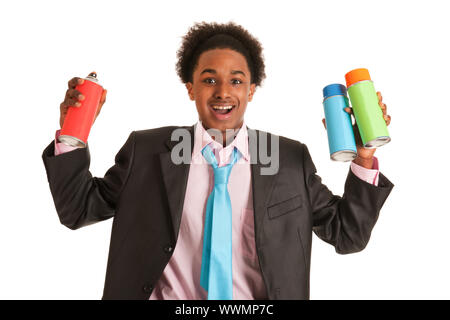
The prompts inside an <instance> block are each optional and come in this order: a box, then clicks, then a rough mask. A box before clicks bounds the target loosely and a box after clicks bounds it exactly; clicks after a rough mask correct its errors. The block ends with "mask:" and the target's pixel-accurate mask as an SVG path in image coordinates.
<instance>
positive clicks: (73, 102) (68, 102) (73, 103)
mask: <svg viewBox="0 0 450 320" xmlns="http://www.w3.org/2000/svg"><path fill="white" fill-rule="evenodd" d="M63 105H64V107H79V106H81V103H80V102H79V101H78V100H77V99H72V98H66V99H65V100H64V102H63Z"/></svg>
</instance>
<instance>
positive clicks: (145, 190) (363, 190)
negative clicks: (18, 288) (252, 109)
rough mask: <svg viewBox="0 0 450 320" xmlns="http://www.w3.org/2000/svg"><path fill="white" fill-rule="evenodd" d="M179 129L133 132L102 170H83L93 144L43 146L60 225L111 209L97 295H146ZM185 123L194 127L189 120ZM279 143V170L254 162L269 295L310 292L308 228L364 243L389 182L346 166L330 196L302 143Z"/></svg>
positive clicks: (164, 259)
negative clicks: (100, 174)
mask: <svg viewBox="0 0 450 320" xmlns="http://www.w3.org/2000/svg"><path fill="white" fill-rule="evenodd" d="M176 128H179V127H163V128H157V129H150V130H143V131H135V132H132V133H131V134H130V136H129V138H128V140H127V141H126V143H125V145H124V146H123V147H122V148H121V150H120V151H119V152H118V154H117V155H116V158H115V165H114V166H112V167H111V168H110V169H109V170H108V171H107V172H106V174H105V176H104V178H96V177H92V175H91V173H90V172H89V164H90V156H89V148H83V149H78V150H74V151H72V152H68V153H65V154H62V155H59V156H54V145H53V142H52V143H50V144H49V145H48V147H47V148H46V149H45V150H44V152H43V156H42V157H43V160H44V164H45V168H46V171H47V178H48V181H49V184H50V190H51V192H52V195H53V200H54V203H55V207H56V210H57V212H58V215H59V219H60V221H61V223H62V224H63V225H65V226H67V227H68V228H70V229H77V228H80V227H83V226H86V225H89V224H92V223H95V222H98V221H102V220H105V219H108V218H112V217H114V221H113V225H112V234H111V243H110V251H109V256H108V264H107V271H106V279H105V287H104V292H103V299H148V298H149V296H150V294H151V292H152V290H153V287H154V285H155V283H156V282H157V281H158V279H159V278H160V276H161V275H162V272H163V270H164V268H165V267H166V265H167V263H168V262H169V259H170V257H171V255H172V253H173V250H174V248H175V246H176V244H177V238H178V232H179V227H180V220H181V214H182V209H183V202H184V197H185V191H186V186H187V179H188V173H189V164H180V165H176V164H174V163H173V162H172V161H171V157H170V154H171V149H172V148H173V147H174V145H176V144H177V143H178V142H176V141H171V139H170V137H171V133H172V131H173V130H174V129H176ZM185 128H186V129H188V130H189V131H190V133H191V136H193V126H192V127H185ZM257 132H258V133H259V131H254V130H251V129H249V135H250V134H254V133H257ZM256 136H257V137H258V135H256ZM249 142H250V145H249V149H250V152H252V151H255V150H256V145H257V143H256V145H255V144H252V143H251V141H249ZM267 143H268V144H269V143H270V139H267ZM192 144H193V139H191V145H192ZM268 147H269V149H270V145H268ZM279 150H280V157H279V159H280V160H279V161H280V163H279V171H278V173H277V174H276V175H261V171H260V169H261V168H262V167H263V165H262V164H261V163H260V161H259V160H258V163H256V164H251V176H252V189H253V208H254V217H255V243H256V250H257V255H258V258H259V263H260V267H261V273H262V277H263V279H264V283H265V286H266V290H267V296H268V297H269V299H309V278H310V260H311V240H312V231H314V232H315V233H316V235H317V236H319V237H320V238H321V239H323V240H324V241H326V242H328V243H330V244H332V245H333V246H334V247H335V248H336V251H337V252H338V253H342V254H344V253H352V252H357V251H360V250H362V249H363V248H364V247H365V246H366V245H367V242H368V241H369V238H370V234H371V231H372V228H373V227H374V225H375V222H376V221H377V218H378V214H379V212H380V209H381V207H382V206H383V203H384V202H385V200H386V198H387V197H388V195H389V193H390V192H391V190H392V188H393V184H392V183H391V182H390V181H389V180H388V179H387V178H386V177H385V176H384V175H383V174H381V173H380V177H379V185H378V186H377V187H376V186H374V185H371V184H369V183H367V182H365V181H362V180H360V179H359V178H358V177H356V176H355V175H354V174H353V172H352V171H351V170H350V169H349V172H348V176H347V180H346V182H345V191H344V194H343V196H342V197H340V196H336V195H333V194H332V193H331V192H330V190H328V188H327V187H326V186H325V185H324V184H322V183H321V178H320V177H319V176H318V175H316V168H315V167H314V164H313V161H312V160H311V157H310V154H309V152H308V149H307V147H306V145H304V144H302V143H300V142H298V141H294V140H291V139H287V138H284V137H280V140H279ZM256 154H257V152H256ZM256 154H255V153H254V152H253V154H252V153H251V157H253V156H256Z"/></svg>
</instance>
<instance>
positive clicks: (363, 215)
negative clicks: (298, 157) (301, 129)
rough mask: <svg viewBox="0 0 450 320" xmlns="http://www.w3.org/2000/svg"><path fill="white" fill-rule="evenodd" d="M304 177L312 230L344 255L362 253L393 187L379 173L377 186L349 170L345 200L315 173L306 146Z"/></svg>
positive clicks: (304, 150) (304, 149)
mask: <svg viewBox="0 0 450 320" xmlns="http://www.w3.org/2000/svg"><path fill="white" fill-rule="evenodd" d="M302 146H303V163H304V167H303V170H304V177H305V184H306V189H307V192H308V197H309V201H310V205H311V209H312V217H313V231H314V232H315V234H316V235H317V236H318V237H319V238H321V239H322V240H324V241H325V242H328V243H329V244H331V245H333V246H334V247H335V249H336V252H338V253H341V254H346V253H353V252H358V251H361V250H363V249H364V248H365V247H366V245H367V243H368V242H369V239H370V235H371V232H372V229H373V227H374V226H375V223H376V221H377V219H378V215H379V213H380V210H381V207H382V206H383V204H384V202H385V201H386V199H387V197H388V196H389V194H390V192H391V190H392V188H393V187H394V185H393V184H392V183H391V182H390V181H389V180H388V179H387V178H386V177H385V176H384V175H383V174H382V173H381V172H380V173H379V182H378V186H374V185H372V184H370V183H367V182H366V181H363V180H361V179H359V178H358V177H357V176H356V175H355V174H354V173H353V172H352V170H351V169H350V168H349V172H348V175H347V179H346V181H345V187H344V194H343V195H342V197H340V196H337V195H333V194H332V192H331V191H330V190H329V189H328V188H327V187H326V186H325V185H324V184H323V183H322V179H321V178H320V177H319V176H318V175H317V174H316V168H315V166H314V163H313V161H312V159H311V156H310V154H309V151H308V148H307V147H306V145H304V144H302Z"/></svg>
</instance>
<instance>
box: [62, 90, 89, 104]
mask: <svg viewBox="0 0 450 320" xmlns="http://www.w3.org/2000/svg"><path fill="white" fill-rule="evenodd" d="M66 97H67V98H70V99H73V100H79V101H83V100H84V99H85V98H86V97H85V96H84V95H83V94H82V93H81V92H80V91H78V90H76V89H69V90H67V96H66Z"/></svg>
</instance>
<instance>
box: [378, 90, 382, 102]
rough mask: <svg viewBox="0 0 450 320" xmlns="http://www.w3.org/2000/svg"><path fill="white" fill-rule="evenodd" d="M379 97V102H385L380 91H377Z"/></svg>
mask: <svg viewBox="0 0 450 320" xmlns="http://www.w3.org/2000/svg"><path fill="white" fill-rule="evenodd" d="M377 97H378V101H380V102H381V101H383V96H382V95H381V92H380V91H377Z"/></svg>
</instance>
